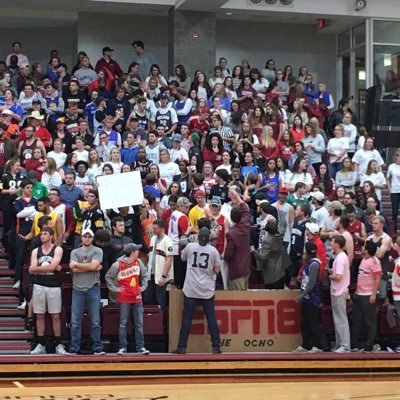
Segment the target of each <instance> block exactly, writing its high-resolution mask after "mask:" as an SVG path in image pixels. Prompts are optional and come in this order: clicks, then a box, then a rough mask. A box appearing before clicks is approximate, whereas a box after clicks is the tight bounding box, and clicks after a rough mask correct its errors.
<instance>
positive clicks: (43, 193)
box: [18, 170, 49, 199]
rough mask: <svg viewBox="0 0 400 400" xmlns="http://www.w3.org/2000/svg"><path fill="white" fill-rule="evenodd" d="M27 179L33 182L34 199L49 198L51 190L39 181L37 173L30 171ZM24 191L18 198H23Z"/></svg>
mask: <svg viewBox="0 0 400 400" xmlns="http://www.w3.org/2000/svg"><path fill="white" fill-rule="evenodd" d="M27 178H28V179H29V180H30V181H31V182H32V185H33V187H32V197H34V198H36V199H41V198H42V197H47V196H48V195H49V190H48V189H47V187H46V186H45V185H44V184H43V183H41V182H38V181H37V175H36V171H34V170H30V171H28V174H27ZM21 193H22V190H20V191H19V192H18V196H21Z"/></svg>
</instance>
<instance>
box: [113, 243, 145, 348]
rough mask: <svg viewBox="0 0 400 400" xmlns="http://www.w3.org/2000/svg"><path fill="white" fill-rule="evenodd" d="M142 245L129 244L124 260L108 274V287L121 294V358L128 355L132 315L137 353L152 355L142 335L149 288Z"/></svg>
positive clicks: (119, 298) (119, 260) (117, 262)
mask: <svg viewBox="0 0 400 400" xmlns="http://www.w3.org/2000/svg"><path fill="white" fill-rule="evenodd" d="M141 247H142V245H138V244H135V243H128V244H126V245H125V246H124V250H123V251H124V256H123V257H121V258H119V259H118V260H117V261H116V262H115V263H114V264H113V265H112V266H111V268H110V269H109V270H108V272H107V274H106V283H107V286H108V289H109V290H110V291H111V292H116V293H118V303H119V311H120V314H119V350H118V353H117V354H119V355H122V354H126V353H127V351H128V342H127V340H126V334H127V332H126V326H127V323H128V319H129V313H130V312H132V320H133V324H134V326H135V343H136V351H137V352H138V353H139V354H150V351H149V350H147V349H146V348H145V347H144V335H143V301H142V293H143V292H144V291H145V290H146V288H147V281H148V272H147V269H146V267H145V265H144V264H143V263H142V261H141V260H140V259H139V258H138V256H139V249H140V248H141Z"/></svg>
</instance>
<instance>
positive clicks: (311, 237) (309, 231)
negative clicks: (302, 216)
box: [297, 222, 327, 285]
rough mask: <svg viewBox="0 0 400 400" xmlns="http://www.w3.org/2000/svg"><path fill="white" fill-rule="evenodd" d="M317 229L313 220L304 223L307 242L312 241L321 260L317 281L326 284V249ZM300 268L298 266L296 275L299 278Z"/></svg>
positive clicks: (300, 274) (301, 272)
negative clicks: (298, 269)
mask: <svg viewBox="0 0 400 400" xmlns="http://www.w3.org/2000/svg"><path fill="white" fill-rule="evenodd" d="M319 231H320V228H319V226H318V225H317V224H316V223H314V222H307V223H306V231H305V235H306V237H307V240H308V241H309V242H313V243H314V244H315V245H316V246H317V254H318V258H319V259H320V261H321V263H320V264H319V281H320V282H322V284H323V285H326V284H327V279H326V276H325V268H326V264H327V258H326V249H325V245H324V243H323V242H322V240H321V238H320V237H319ZM302 269H303V267H301V268H300V271H299V273H298V275H297V279H301V276H302V274H303V271H302Z"/></svg>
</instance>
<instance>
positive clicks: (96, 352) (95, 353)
mask: <svg viewBox="0 0 400 400" xmlns="http://www.w3.org/2000/svg"><path fill="white" fill-rule="evenodd" d="M105 354H106V352H105V351H104V350H97V351H95V352H94V355H95V356H104V355H105Z"/></svg>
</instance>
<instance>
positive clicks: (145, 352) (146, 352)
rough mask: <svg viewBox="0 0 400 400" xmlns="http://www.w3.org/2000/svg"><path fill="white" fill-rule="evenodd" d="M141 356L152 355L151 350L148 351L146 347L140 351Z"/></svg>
mask: <svg viewBox="0 0 400 400" xmlns="http://www.w3.org/2000/svg"><path fill="white" fill-rule="evenodd" d="M138 353H139V354H146V355H147V354H150V350H147V349H146V347H142V348H140V349H139V350H138Z"/></svg>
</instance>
